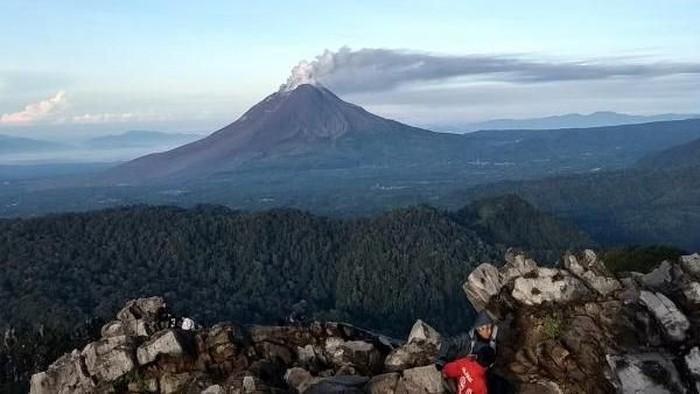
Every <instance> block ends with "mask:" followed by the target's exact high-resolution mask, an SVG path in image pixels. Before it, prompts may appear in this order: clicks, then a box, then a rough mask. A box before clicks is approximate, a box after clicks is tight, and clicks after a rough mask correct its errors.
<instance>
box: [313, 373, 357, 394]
mask: <svg viewBox="0 0 700 394" xmlns="http://www.w3.org/2000/svg"><path fill="white" fill-rule="evenodd" d="M368 380H369V379H368V378H367V377H365V376H334V377H331V378H324V379H321V380H320V381H319V382H318V383H316V384H314V385H313V386H311V387H309V388H308V389H307V390H306V391H305V392H304V393H305V394H363V393H364V392H365V390H364V387H365V385H366V384H367V381H368Z"/></svg>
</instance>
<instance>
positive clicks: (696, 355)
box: [684, 346, 700, 392]
mask: <svg viewBox="0 0 700 394" xmlns="http://www.w3.org/2000/svg"><path fill="white" fill-rule="evenodd" d="M684 361H685V365H686V367H687V368H688V372H690V377H692V378H693V379H694V380H695V389H696V390H697V391H698V392H700V349H698V347H697V346H696V347H694V348H692V349H690V352H688V354H686V355H685V357H684Z"/></svg>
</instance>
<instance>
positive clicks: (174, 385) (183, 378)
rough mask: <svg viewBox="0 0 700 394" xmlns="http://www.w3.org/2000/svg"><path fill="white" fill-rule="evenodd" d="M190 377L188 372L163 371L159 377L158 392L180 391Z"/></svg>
mask: <svg viewBox="0 0 700 394" xmlns="http://www.w3.org/2000/svg"><path fill="white" fill-rule="evenodd" d="M191 379H192V375H191V374H189V373H180V374H170V373H165V374H163V375H162V376H161V377H160V385H159V387H160V393H161V394H175V393H181V392H182V391H183V389H184V388H185V387H186V386H187V383H188V382H189V381H190V380H191Z"/></svg>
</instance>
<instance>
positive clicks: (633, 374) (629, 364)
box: [608, 353, 685, 394]
mask: <svg viewBox="0 0 700 394" xmlns="http://www.w3.org/2000/svg"><path fill="white" fill-rule="evenodd" d="M608 363H609V364H610V368H611V369H612V370H613V372H614V374H615V378H616V380H617V381H616V382H614V383H615V384H616V385H617V387H618V388H619V391H620V392H621V393H625V394H627V393H630V394H632V393H683V392H685V389H684V388H683V383H682V382H681V380H680V377H679V375H678V371H677V370H676V367H675V366H674V365H673V357H672V356H671V355H670V354H662V353H636V354H625V355H621V356H608Z"/></svg>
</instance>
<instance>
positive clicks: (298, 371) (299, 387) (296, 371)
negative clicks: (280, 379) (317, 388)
mask: <svg viewBox="0 0 700 394" xmlns="http://www.w3.org/2000/svg"><path fill="white" fill-rule="evenodd" d="M321 379H322V378H319V377H315V376H312V375H311V373H309V371H307V370H305V369H303V368H299V367H294V368H290V369H288V370H287V372H286V373H285V374H284V381H285V382H286V383H287V384H288V385H289V387H292V388H294V389H295V390H296V391H297V392H298V393H304V392H306V390H308V388H309V387H311V386H313V385H315V384H316V383H318V382H319V381H321Z"/></svg>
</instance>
